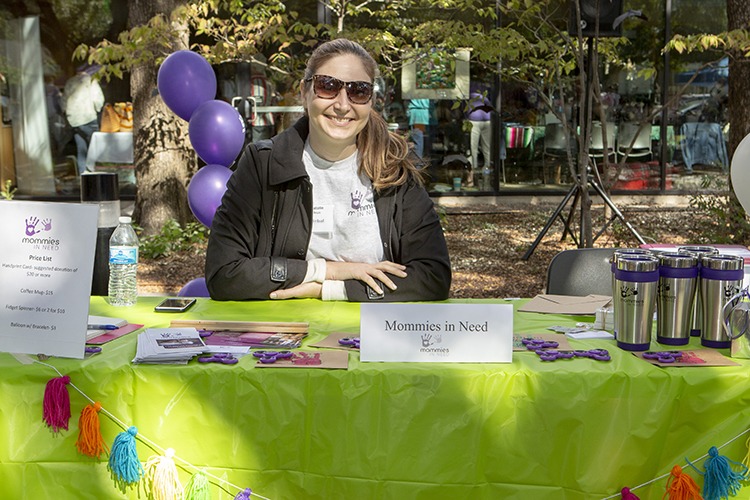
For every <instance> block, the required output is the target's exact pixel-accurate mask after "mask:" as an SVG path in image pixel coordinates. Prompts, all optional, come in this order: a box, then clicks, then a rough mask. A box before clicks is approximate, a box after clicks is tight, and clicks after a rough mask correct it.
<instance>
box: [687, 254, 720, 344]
mask: <svg viewBox="0 0 750 500" xmlns="http://www.w3.org/2000/svg"><path fill="white" fill-rule="evenodd" d="M677 252H678V253H690V254H693V255H695V256H696V257H697V258H698V268H699V270H700V266H701V257H703V256H704V255H718V253H719V249H718V248H716V247H710V246H704V245H687V246H682V247H679V248H677ZM700 288H701V277H700V272H699V273H698V284H697V286H696V288H695V300H694V301H693V312H692V314H691V315H690V335H692V336H693V337H700V336H701V328H702V327H703V300H702V299H701V294H700V292H699V290H700Z"/></svg>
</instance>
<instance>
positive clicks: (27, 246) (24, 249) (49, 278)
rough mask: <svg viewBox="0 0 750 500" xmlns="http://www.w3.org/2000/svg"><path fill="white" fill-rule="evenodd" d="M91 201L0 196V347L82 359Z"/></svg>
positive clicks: (93, 216) (94, 213)
mask: <svg viewBox="0 0 750 500" xmlns="http://www.w3.org/2000/svg"><path fill="white" fill-rule="evenodd" d="M98 216H99V208H98V206H97V205H80V204H74V203H45V202H33V201H0V233H2V235H3V238H1V239H0V255H2V262H0V283H2V286H0V308H1V309H0V351H4V352H12V353H25V354H47V355H52V356H63V357H70V358H83V356H84V350H85V343H86V325H87V322H88V312H89V302H90V297H91V277H92V274H93V269H94V251H95V248H96V231H97V229H96V226H97V218H98Z"/></svg>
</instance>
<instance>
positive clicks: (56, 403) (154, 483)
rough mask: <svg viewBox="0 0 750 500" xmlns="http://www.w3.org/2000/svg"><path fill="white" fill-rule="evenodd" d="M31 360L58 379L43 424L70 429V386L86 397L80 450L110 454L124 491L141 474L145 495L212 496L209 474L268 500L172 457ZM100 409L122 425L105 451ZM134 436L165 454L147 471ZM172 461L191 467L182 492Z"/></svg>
mask: <svg viewBox="0 0 750 500" xmlns="http://www.w3.org/2000/svg"><path fill="white" fill-rule="evenodd" d="M34 362H35V363H37V364H40V365H44V366H46V367H48V368H50V369H52V370H54V371H55V372H57V374H58V375H59V377H57V378H53V379H51V380H49V381H48V382H47V385H46V387H45V391H44V401H43V405H42V406H43V409H42V418H43V420H44V422H45V424H46V425H47V426H48V427H51V428H52V430H53V431H54V432H59V431H60V430H61V429H65V430H67V429H68V422H69V420H70V395H69V394H68V389H67V386H68V385H70V387H72V388H73V389H75V391H77V392H78V393H79V394H80V395H81V396H83V397H84V398H85V399H86V400H88V401H89V403H90V404H89V405H86V406H85V407H84V408H83V410H81V416H80V417H79V420H78V427H79V434H78V440H77V441H76V448H77V449H78V451H79V452H80V453H82V454H84V455H87V456H91V457H94V458H97V459H100V458H101V456H102V455H104V454H106V453H109V459H108V464H107V469H108V470H109V471H110V473H111V475H112V479H113V481H114V482H115V485H116V486H117V487H118V488H120V490H121V491H123V492H125V491H126V489H127V488H128V487H131V486H135V485H136V484H137V483H138V482H139V481H140V480H141V479H143V478H144V477H145V479H146V485H147V487H148V490H150V491H147V496H148V498H151V499H154V500H177V499H184V500H209V499H210V498H211V495H210V489H209V488H210V481H209V478H211V479H213V480H214V481H216V482H217V484H225V485H227V486H228V487H231V488H233V489H235V490H237V491H239V492H238V493H237V496H236V497H235V498H238V499H241V500H245V499H249V498H250V497H251V496H252V497H255V498H258V499H259V500H269V499H268V498H266V497H264V496H262V495H258V494H257V493H253V491H252V490H251V489H250V488H244V489H240V487H238V486H236V485H234V484H232V483H230V482H228V481H226V480H225V479H222V478H220V477H217V476H215V475H213V474H210V473H208V472H207V471H205V469H200V470H199V469H198V467H196V466H195V465H192V464H191V463H189V462H186V461H185V460H182V459H180V458H179V457H177V456H175V453H174V450H172V449H171V448H170V449H167V450H163V449H162V448H161V447H160V446H158V445H157V444H156V443H153V442H151V441H150V440H148V439H146V437H145V436H142V435H139V434H138V429H137V428H136V427H133V426H131V427H128V426H127V425H126V424H125V423H123V422H122V421H120V420H119V419H118V418H117V417H116V416H114V415H112V414H111V413H110V412H108V411H107V410H106V409H105V408H104V407H102V405H101V403H99V402H95V401H94V400H93V399H92V398H90V397H89V396H88V395H87V394H86V393H85V392H83V391H82V390H81V389H79V388H78V387H76V386H75V385H74V384H73V383H71V380H70V377H68V376H67V375H65V376H63V375H62V373H60V371H59V370H58V369H57V368H55V367H54V366H52V365H50V364H48V363H45V362H43V361H38V360H35V361H34ZM100 412H101V413H103V414H105V415H106V416H107V417H109V418H110V419H111V420H112V421H113V422H114V423H116V424H117V425H118V426H120V427H121V428H123V429H126V430H125V431H123V432H121V433H119V434H118V435H117V436H116V437H115V439H114V442H113V443H112V449H111V451H110V450H108V448H107V446H106V444H105V443H104V439H103V438H102V435H101V428H100V422H99V413H100ZM136 438H137V439H140V440H142V441H143V442H144V443H145V444H146V445H147V446H149V447H151V448H153V449H154V450H162V451H163V453H164V456H156V457H151V458H150V459H149V460H148V462H147V463H146V469H145V470H144V467H143V465H142V464H141V462H140V460H139V458H138V452H137V449H136ZM176 461H179V462H180V463H181V464H182V466H181V467H182V468H189V469H191V470H193V471H195V472H194V473H193V475H192V476H191V478H190V480H189V481H188V484H187V486H185V489H184V490H183V489H182V487H181V485H180V483H179V480H178V477H177V464H176V463H175V462H176ZM144 489H146V488H144Z"/></svg>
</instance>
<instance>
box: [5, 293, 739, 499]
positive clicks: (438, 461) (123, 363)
mask: <svg viewBox="0 0 750 500" xmlns="http://www.w3.org/2000/svg"><path fill="white" fill-rule="evenodd" d="M157 301H158V298H156V297H150V298H141V299H140V300H139V303H138V305H137V306H135V307H133V308H127V309H121V308H119V309H118V308H112V307H109V306H108V305H107V304H106V303H105V302H104V301H103V300H102V299H101V298H93V299H92V307H91V313H92V314H98V315H107V316H116V317H126V318H127V319H129V320H130V321H131V322H139V323H145V324H146V325H147V326H151V327H165V326H167V325H168V322H169V321H170V320H171V319H176V318H190V319H212V320H242V321H307V322H309V323H310V330H311V334H310V337H309V341H308V343H309V342H314V341H316V340H320V339H322V338H323V337H325V336H326V335H327V334H328V333H331V332H349V333H356V332H357V331H358V328H359V306H358V305H357V304H349V303H338V302H337V303H326V302H320V301H317V300H295V301H284V302H281V301H280V302H248V303H218V302H213V301H210V300H206V299H201V300H200V301H199V303H198V304H196V306H195V307H193V309H191V310H190V311H188V312H187V313H185V314H177V315H170V314H157V313H153V312H152V309H153V306H154V305H155V304H156V302H157ZM452 302H460V301H452ZM495 302H502V301H495ZM516 304H518V303H517V302H516ZM446 307H449V305H446ZM580 320H588V321H591V320H592V318H576V317H565V316H554V315H538V314H528V313H518V312H516V314H515V325H514V330H515V331H516V332H519V333H535V332H544V331H546V330H545V329H546V327H547V326H550V325H553V324H563V325H571V324H573V323H574V322H575V321H580ZM135 342H136V339H135V334H131V335H128V336H126V337H123V338H121V339H118V340H115V341H113V342H111V343H109V344H106V345H105V346H104V352H103V353H102V354H100V355H97V356H94V357H92V358H90V359H87V360H84V361H80V360H69V359H52V360H51V361H49V363H50V364H52V365H54V366H55V367H56V368H58V369H59V370H60V371H61V372H62V373H63V374H67V375H69V376H70V377H71V383H72V384H75V385H76V386H77V387H78V388H80V389H81V390H82V391H83V392H85V393H86V394H88V395H89V396H91V397H92V399H94V400H96V401H100V402H101V403H102V406H103V407H104V408H105V409H106V410H107V411H109V412H111V413H112V414H114V415H115V416H117V418H119V419H120V420H121V421H122V422H123V423H124V424H126V425H133V426H135V427H137V428H138V431H139V434H140V435H142V436H144V437H146V438H147V439H149V440H150V441H152V442H154V443H156V444H157V445H158V446H160V447H161V448H164V449H166V448H170V447H171V448H174V449H175V451H176V453H177V456H178V457H180V458H181V459H183V460H185V461H187V462H189V463H190V464H193V465H196V466H200V467H206V470H207V471H209V472H210V473H211V474H213V475H216V476H219V477H222V478H224V479H225V480H226V481H228V483H229V484H232V485H237V486H239V487H241V488H245V487H251V488H253V491H254V492H257V493H259V494H261V495H263V496H265V497H268V498H272V499H301V498H305V499H307V498H321V499H323V498H325V499H339V498H341V499H344V498H346V499H418V498H424V499H428V498H429V499H443V498H445V499H466V498H472V499H500V498H502V499H508V498H518V499H554V500H560V499H589V498H591V499H594V498H602V497H605V496H608V495H612V494H615V493H617V492H619V490H620V489H621V488H622V487H623V486H630V487H632V486H635V485H638V484H642V483H644V482H647V481H650V480H652V479H654V478H656V477H658V476H660V475H662V474H666V473H668V472H669V471H670V470H671V468H672V466H673V465H675V464H681V465H686V463H685V458H689V459H691V460H692V459H695V458H699V457H701V456H703V455H704V454H705V453H706V452H707V451H708V449H709V448H710V447H711V446H720V445H722V444H724V443H726V442H727V441H729V440H730V439H731V438H733V437H735V436H737V435H738V434H740V433H741V432H743V431H744V430H745V429H746V428H747V426H748V422H750V418H749V417H750V404H748V403H749V402H750V382H749V380H748V378H750V370H748V366H749V365H750V363H749V362H748V361H747V360H739V362H740V364H741V366H739V367H715V368H712V367H706V368H681V369H680V368H673V369H662V368H657V367H654V366H651V365H649V364H647V363H645V362H643V361H641V360H639V359H637V358H635V357H634V356H632V355H631V354H629V353H626V352H624V351H621V350H619V349H617V348H616V347H614V345H613V343H611V342H610V341H588V342H583V341H581V342H575V341H572V342H574V344H575V346H576V347H579V348H591V347H601V346H602V345H605V346H606V347H607V348H609V349H610V352H611V353H612V361H611V362H609V363H602V362H595V361H593V360H588V359H576V360H572V361H557V362H553V363H543V362H541V361H540V360H539V359H538V358H537V356H536V355H535V354H533V353H530V352H523V353H514V356H513V362H512V363H509V364H434V363H424V364H419V363H412V364H405V363H360V362H359V359H358V356H357V354H356V353H350V364H349V370H348V371H344V370H321V369H267V370H266V369H257V368H253V366H252V364H253V363H254V360H253V359H251V358H249V357H246V358H243V359H242V360H241V361H240V363H239V364H238V365H234V366H231V365H230V366H227V365H217V364H200V363H197V362H195V361H193V362H191V363H190V364H189V365H187V366H150V365H133V364H131V363H130V361H131V359H132V358H133V356H134V354H135ZM691 345H692V346H693V347H697V343H696V342H695V341H693V342H692V344H691ZM654 347H655V348H658V347H659V346H657V345H654ZM477 348H478V349H481V346H477ZM0 372H1V373H2V377H1V378H0V398H1V399H0V400H1V401H2V405H1V406H0V436H1V437H0V440H1V441H2V444H0V492H2V495H1V496H2V497H3V498H14V499H15V498H56V499H65V498H71V499H82V498H91V499H103V498H120V497H123V496H124V497H127V498H138V495H137V493H136V491H135V490H131V491H129V492H128V493H127V494H125V495H123V494H122V493H120V492H119V491H118V490H117V489H116V488H115V486H114V483H113V482H112V480H111V479H110V476H109V473H108V471H107V468H106V462H97V461H96V460H93V459H90V458H88V457H84V456H81V455H78V454H77V452H76V449H75V441H76V438H77V434H78V416H79V415H80V411H81V409H82V408H83V406H84V405H85V404H87V401H86V400H85V399H84V398H83V397H81V396H80V395H79V394H78V393H76V392H75V391H74V390H72V389H70V394H71V409H72V414H73V417H72V418H71V422H70V425H71V427H70V430H69V431H63V432H62V433H61V434H60V435H54V434H53V433H52V432H51V431H50V430H49V429H48V428H46V427H45V426H44V424H43V422H42V398H43V393H44V388H45V384H46V382H47V381H48V380H49V379H50V378H52V377H54V376H56V374H55V373H54V372H53V371H52V370H51V369H50V368H49V367H45V366H42V365H39V364H32V365H21V364H20V363H18V362H17V361H16V360H15V359H14V358H13V357H12V356H11V355H9V354H0ZM101 421H102V433H103V435H104V439H105V441H106V442H107V444H108V445H111V444H112V441H113V439H114V437H115V436H116V435H117V434H118V433H119V432H121V431H122V430H123V429H122V428H121V427H119V426H118V425H116V424H114V423H113V422H112V421H111V420H110V419H108V418H107V417H106V416H104V415H102V416H101ZM744 441H745V438H744V437H743V438H742V439H738V440H736V441H734V442H733V443H732V444H731V445H729V446H727V447H725V448H723V449H722V450H721V453H722V454H724V455H726V456H728V457H730V458H732V459H734V460H741V459H742V457H744V455H745V453H746V448H745V445H744ZM138 452H139V457H140V459H141V461H146V460H147V458H148V457H150V456H152V455H155V454H157V453H156V452H155V451H153V450H152V449H150V448H149V447H147V446H146V445H144V444H143V443H142V442H139V443H138ZM699 465H700V466H702V465H703V462H702V461H701V462H699ZM191 472H192V471H191ZM692 475H693V476H694V477H696V476H697V474H695V473H694V472H693V473H692ZM189 476H190V474H189V473H188V472H185V471H181V480H182V482H183V484H185V483H186V482H187V480H188V478H189ZM665 481H666V480H661V481H659V482H658V483H656V484H654V485H653V486H651V487H649V488H642V489H639V490H637V491H636V493H637V494H638V495H639V496H640V498H641V499H649V498H653V499H660V498H661V497H662V494H663V491H664V484H665ZM698 483H699V484H702V481H701V480H700V478H698ZM749 491H750V488H747V487H746V488H743V490H742V491H741V492H740V497H741V498H747V497H748V492H749ZM212 493H213V496H212V498H232V497H233V496H234V495H235V494H236V493H237V491H236V490H232V489H231V488H228V490H227V491H221V490H220V489H219V488H217V487H215V486H213V487H212ZM142 498H143V497H142Z"/></svg>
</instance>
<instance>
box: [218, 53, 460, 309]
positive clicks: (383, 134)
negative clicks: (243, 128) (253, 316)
mask: <svg viewBox="0 0 750 500" xmlns="http://www.w3.org/2000/svg"><path fill="white" fill-rule="evenodd" d="M376 75H377V64H376V63H375V61H374V60H373V58H372V57H371V56H370V55H369V54H368V53H367V52H366V51H365V50H364V49H363V48H362V47H361V46H360V45H359V44H357V43H355V42H352V41H349V40H346V39H337V40H332V41H329V42H325V43H323V44H322V45H320V46H318V47H317V48H316V49H315V51H314V52H313V54H312V55H311V56H310V59H309V60H308V62H307V68H306V70H305V73H304V77H303V78H302V80H301V81H300V84H299V91H300V94H301V98H302V102H303V107H304V109H305V116H303V117H302V118H300V119H299V120H298V121H297V122H296V123H294V125H293V126H292V127H290V128H288V129H286V130H284V131H283V132H282V133H280V134H279V135H277V136H275V137H274V138H273V139H272V140H268V141H261V142H260V143H254V144H250V145H248V146H247V147H246V148H245V150H244V152H243V154H242V156H241V158H240V160H239V163H238V166H237V169H236V171H235V172H234V174H233V175H232V177H231V178H230V179H229V182H228V184H227V191H226V193H225V194H224V198H223V199H222V203H221V206H220V207H219V208H218V209H217V211H216V214H215V216H214V218H213V221H212V224H211V234H210V237H209V241H208V249H207V254H206V269H205V271H206V273H205V274H206V284H207V287H208V290H209V293H210V295H211V297H212V298H213V299H216V300H247V299H268V298H271V299H291V298H305V297H307V298H322V299H323V300H349V301H358V302H360V301H369V300H383V301H415V300H419V301H422V300H442V299H446V298H447V297H448V292H449V289H450V283H451V269H450V260H449V257H448V249H447V246H446V243H445V238H444V235H443V231H442V228H441V225H440V220H439V218H438V216H437V213H436V211H435V208H434V204H433V202H432V200H431V199H430V198H429V196H428V195H427V192H426V190H425V189H424V187H423V186H422V183H421V174H420V172H419V170H418V169H417V167H416V166H415V164H414V161H415V159H414V157H413V155H412V154H411V153H410V151H409V146H408V144H407V142H406V140H405V139H404V138H402V137H400V136H399V135H397V134H395V133H392V132H389V131H388V128H387V124H386V122H385V120H384V119H383V118H382V117H381V116H380V114H378V113H377V112H375V111H373V103H372V95H373V81H374V79H375V77H376Z"/></svg>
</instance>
